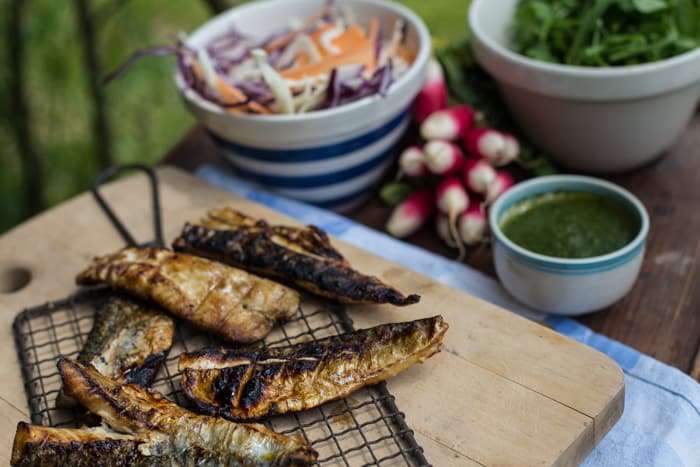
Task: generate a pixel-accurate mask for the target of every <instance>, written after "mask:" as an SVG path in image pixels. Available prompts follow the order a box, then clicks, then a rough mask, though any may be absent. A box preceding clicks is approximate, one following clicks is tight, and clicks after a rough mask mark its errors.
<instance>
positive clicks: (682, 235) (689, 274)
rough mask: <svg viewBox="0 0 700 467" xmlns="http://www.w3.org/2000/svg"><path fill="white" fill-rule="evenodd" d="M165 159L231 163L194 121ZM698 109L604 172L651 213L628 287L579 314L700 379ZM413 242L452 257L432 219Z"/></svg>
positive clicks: (476, 261)
mask: <svg viewBox="0 0 700 467" xmlns="http://www.w3.org/2000/svg"><path fill="white" fill-rule="evenodd" d="M163 162H164V163H168V164H173V165H175V166H178V167H181V168H184V169H186V170H190V171H193V170H194V169H195V168H196V167H198V166H199V165H202V164H213V165H216V166H220V167H224V168H226V169H230V168H229V166H228V165H227V163H226V161H225V160H224V158H223V155H222V153H221V152H220V150H219V149H218V148H217V147H216V146H215V145H214V144H213V143H212V142H211V140H210V139H209V137H208V136H207V135H206V133H205V132H204V131H203V130H202V129H201V128H200V127H194V128H192V129H191V130H190V131H189V132H188V133H187V134H186V135H185V136H184V137H183V138H182V139H181V140H180V142H179V143H178V144H177V145H176V146H175V147H174V148H173V149H172V150H171V151H170V152H169V153H168V154H167V155H166V156H165V158H164V160H163ZM698 176H700V113H698V114H696V115H695V117H694V118H693V120H692V121H691V123H690V125H689V127H688V128H687V129H686V130H685V131H684V132H683V134H682V135H681V136H680V137H679V138H678V140H677V141H676V143H675V144H674V146H673V147H672V148H671V149H670V150H669V151H668V152H667V153H666V154H664V155H663V157H662V158H660V159H659V160H657V161H656V162H654V163H653V164H651V165H648V166H646V167H644V168H641V169H639V170H636V171H634V172H630V173H626V174H622V175H615V176H611V177H606V178H607V179H608V180H610V181H612V182H614V183H617V184H619V185H621V186H623V187H625V188H627V189H628V190H630V191H631V192H632V193H634V194H635V195H637V196H638V197H639V199H640V200H641V201H642V202H643V203H644V205H645V206H646V208H647V210H648V211H649V216H650V218H651V229H650V232H649V238H648V242H647V252H646V256H645V259H644V264H643V266H642V271H641V274H640V277H639V279H638V281H637V283H636V284H635V286H634V288H633V289H632V291H631V292H630V293H629V294H628V295H627V296H626V297H625V298H623V299H622V300H621V301H619V302H618V303H616V304H614V305H613V306H611V307H609V308H607V309H605V310H602V311H599V312H596V313H592V314H589V315H586V316H583V317H581V318H579V321H581V322H582V323H583V324H585V325H587V326H589V327H590V328H591V329H593V330H594V331H596V332H599V333H601V334H604V335H606V336H608V337H610V338H613V339H616V340H618V341H620V342H623V343H624V344H627V345H629V346H631V347H633V348H635V349H637V350H639V351H641V352H643V353H645V354H648V355H651V356H652V357H655V358H657V359H658V360H661V361H663V362H666V363H668V364H670V365H673V366H675V367H676V368H679V369H680V370H682V371H684V372H686V373H688V374H690V375H691V376H692V377H693V378H695V379H696V380H700V268H699V263H700V181H699V179H696V177H698ZM388 213H389V208H388V207H386V206H384V205H383V204H382V203H381V202H379V201H377V200H372V201H369V202H368V203H366V204H365V205H364V206H362V207H360V208H359V209H358V210H356V211H355V212H353V213H351V214H349V217H350V218H352V219H354V220H356V221H358V222H361V223H363V224H365V225H368V226H370V227H373V228H376V229H382V228H383V224H384V221H385V219H386V218H387V216H388ZM407 240H408V241H410V242H411V243H414V244H416V245H419V246H421V247H423V248H426V249H428V250H430V251H433V252H435V253H438V254H441V255H444V256H446V257H448V258H454V257H455V252H454V251H453V250H451V249H449V248H447V247H446V246H444V244H443V243H442V242H441V241H440V240H439V239H438V237H437V236H436V235H435V233H434V232H433V229H432V226H427V227H426V228H424V229H423V230H421V231H420V232H418V233H416V234H415V235H414V236H412V237H411V238H409V239H407ZM467 263H468V264H469V265H471V266H473V267H475V268H477V269H479V270H481V271H483V272H485V273H487V274H489V275H492V276H494V275H495V272H494V270H493V266H492V263H491V251H490V249H489V248H488V247H486V248H482V249H481V250H480V251H478V252H476V253H475V254H473V255H472V256H471V257H470V258H469V259H468V260H467Z"/></svg>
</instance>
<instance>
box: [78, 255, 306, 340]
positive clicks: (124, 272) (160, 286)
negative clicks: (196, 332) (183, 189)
mask: <svg viewBox="0 0 700 467" xmlns="http://www.w3.org/2000/svg"><path fill="white" fill-rule="evenodd" d="M76 280H77V282H78V284H82V285H90V284H99V283H106V284H109V285H111V286H112V287H113V288H115V289H118V290H123V291H125V292H128V293H130V294H132V295H134V296H137V297H139V298H143V299H146V300H151V301H153V302H155V303H157V304H158V305H160V306H161V307H163V309H165V310H167V311H169V312H170V313H172V314H174V315H175V316H177V317H179V318H182V319H184V320H185V321H187V322H189V323H191V324H193V325H194V326H196V327H199V328H201V329H204V330H206V331H209V332H213V333H215V334H217V335H219V336H220V337H221V338H223V339H225V340H228V341H232V342H241V343H250V342H255V341H258V340H260V339H262V338H264V337H265V336H266V335H267V334H268V333H269V332H270V330H271V329H272V327H273V326H274V324H275V323H276V322H277V321H283V320H286V319H289V318H290V317H291V316H292V315H293V314H294V312H296V310H297V309H298V308H299V301H300V297H299V293H298V292H296V291H294V290H292V289H290V288H289V287H285V286H283V285H280V284H277V283H275V282H272V281H270V280H267V279H263V278H260V277H257V276H255V275H253V274H249V273H247V272H245V271H241V270H240V269H235V268H232V267H230V266H226V265H224V264H221V263H218V262H215V261H210V260H207V259H204V258H198V257H196V256H192V255H188V254H184V253H175V252H173V251H170V250H168V249H165V248H134V247H128V248H124V249H123V250H121V251H119V252H117V253H115V254H113V255H109V256H103V257H100V258H96V259H95V261H94V263H93V264H92V265H91V266H90V267H89V268H88V269H86V270H85V271H83V272H81V273H80V274H79V275H78V277H77V279H76Z"/></svg>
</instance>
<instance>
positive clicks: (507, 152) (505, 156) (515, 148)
mask: <svg viewBox="0 0 700 467" xmlns="http://www.w3.org/2000/svg"><path fill="white" fill-rule="evenodd" d="M502 135H503V138H504V139H505V146H504V148H503V153H502V157H501V159H500V160H499V161H498V163H497V164H496V163H494V165H495V166H496V167H501V166H503V165H506V164H508V163H509V162H513V161H514V160H516V159H518V158H519V157H520V143H518V140H517V139H515V136H513V135H509V134H508V133H502Z"/></svg>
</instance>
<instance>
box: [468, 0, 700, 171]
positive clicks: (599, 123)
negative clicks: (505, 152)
mask: <svg viewBox="0 0 700 467" xmlns="http://www.w3.org/2000/svg"><path fill="white" fill-rule="evenodd" d="M517 3H518V0H474V1H473V2H472V4H471V9H470V11H469V27H470V29H471V32H472V38H473V46H474V52H475V54H476V57H477V60H478V61H479V63H480V64H481V65H482V66H483V67H484V68H485V69H486V70H487V71H488V72H489V73H490V74H491V76H493V77H494V78H495V80H496V81H497V83H498V86H499V89H500V91H501V93H502V95H503V97H504V99H505V101H506V103H507V104H508V107H509V108H510V110H511V111H512V113H513V116H514V117H515V118H516V120H517V121H518V124H519V125H520V127H521V128H522V130H523V131H524V132H525V133H526V134H527V136H528V138H529V139H530V140H531V141H532V142H533V143H535V144H536V145H537V146H539V147H540V148H541V149H543V150H544V151H546V152H547V153H548V154H549V155H550V156H551V157H552V158H553V159H555V160H556V161H557V162H559V163H560V164H562V165H564V166H566V167H567V168H569V169H573V170H576V171H583V172H591V173H593V172H595V173H611V172H619V171H624V170H630V169H633V168H636V167H639V166H641V165H644V164H646V163H648V162H650V161H651V160H653V159H654V158H656V157H657V156H659V155H660V154H661V153H662V152H663V151H664V150H666V149H668V147H669V146H670V145H671V144H672V143H673V142H674V141H675V140H676V139H677V138H678V136H679V135H680V134H681V132H682V131H683V129H684V128H685V127H686V125H687V124H688V121H689V120H690V118H691V116H692V114H693V112H694V111H695V107H696V105H697V102H698V96H700V48H699V49H695V50H693V51H690V52H686V53H684V54H682V55H678V56H675V57H672V58H668V59H665V60H661V61H658V62H652V63H647V64H642V65H634V66H621V67H611V68H594V67H581V66H570V65H560V64H555V63H546V62H543V61H539V60H534V59H531V58H528V57H525V56H523V55H520V54H518V53H516V52H514V51H513V50H511V49H510V33H509V32H510V29H509V28H510V25H511V23H512V18H513V12H514V11H515V7H516V5H517Z"/></svg>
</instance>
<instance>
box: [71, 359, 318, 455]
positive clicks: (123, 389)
mask: <svg viewBox="0 0 700 467" xmlns="http://www.w3.org/2000/svg"><path fill="white" fill-rule="evenodd" d="M58 368H59V372H60V373H61V377H62V378H63V384H64V387H65V388H66V392H68V394H69V395H71V396H72V397H74V398H75V399H76V400H78V401H79V402H80V403H81V404H82V405H84V406H85V407H87V409H88V410H90V412H92V413H95V414H97V415H99V416H101V417H102V419H103V420H104V421H105V422H106V423H107V424H108V425H109V426H110V427H112V428H113V429H115V430H116V431H119V432H122V433H126V434H129V435H132V436H144V435H147V434H149V433H153V432H158V433H162V434H164V435H166V436H167V437H168V442H169V443H170V444H171V446H172V449H173V450H174V451H175V452H176V453H178V455H180V456H181V457H182V459H183V460H184V461H186V462H182V463H183V464H184V465H193V464H194V463H195V462H194V461H195V460H197V459H199V458H200V457H201V456H204V457H205V459H207V462H206V463H203V465H240V466H282V465H284V466H292V465H293V466H303V465H309V464H311V463H313V462H315V461H316V458H317V456H318V454H317V453H316V451H314V450H313V449H311V448H310V447H309V446H307V445H306V444H305V443H303V442H301V441H298V440H296V439H293V438H290V437H288V436H283V435H280V434H277V433H275V432H273V431H271V430H269V429H267V428H265V427H264V426H262V425H256V424H237V423H233V422H229V421H227V420H224V419H221V418H214V417H209V416H205V415H198V414H195V413H193V412H190V411H188V410H186V409H184V408H182V407H180V406H178V405H177V404H175V403H173V402H171V401H169V400H167V399H166V398H165V397H163V396H162V395H160V394H159V393H157V392H154V391H150V390H148V389H144V388H141V387H139V386H135V385H122V384H119V383H117V382H116V381H114V380H113V379H110V378H107V377H106V376H104V375H102V374H100V373H99V372H98V371H97V370H95V369H94V368H93V367H91V366H85V365H82V364H80V363H78V362H74V361H71V360H68V359H66V358H62V359H61V360H59V362H58ZM197 465H199V464H197Z"/></svg>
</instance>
